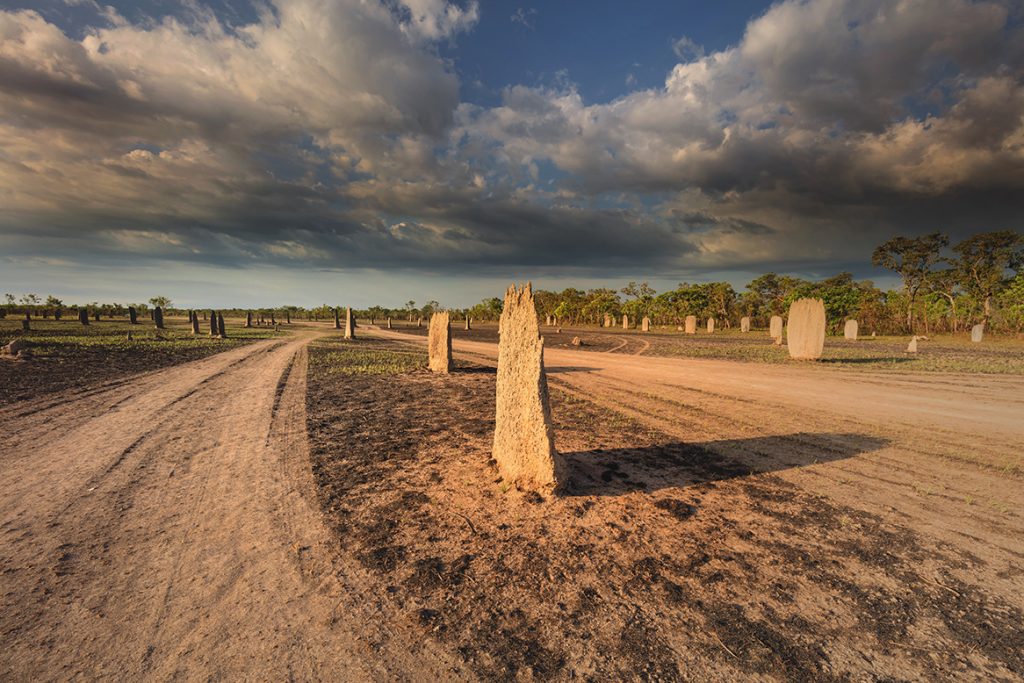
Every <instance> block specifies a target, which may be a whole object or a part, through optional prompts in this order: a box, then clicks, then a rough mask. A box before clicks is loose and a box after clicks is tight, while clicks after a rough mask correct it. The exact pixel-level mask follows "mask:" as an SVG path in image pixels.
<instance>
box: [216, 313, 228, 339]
mask: <svg viewBox="0 0 1024 683" xmlns="http://www.w3.org/2000/svg"><path fill="white" fill-rule="evenodd" d="M217 336H218V337H220V338H221V339H227V338H228V333H227V330H225V329H224V315H223V314H222V313H218V314H217Z"/></svg>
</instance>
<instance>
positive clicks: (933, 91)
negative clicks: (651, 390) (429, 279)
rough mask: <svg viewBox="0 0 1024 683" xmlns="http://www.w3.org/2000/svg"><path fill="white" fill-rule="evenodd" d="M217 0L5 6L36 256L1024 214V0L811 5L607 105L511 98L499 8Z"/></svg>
mask: <svg viewBox="0 0 1024 683" xmlns="http://www.w3.org/2000/svg"><path fill="white" fill-rule="evenodd" d="M189 7H190V9H189V11H188V12H187V13H186V14H183V15H181V16H176V17H172V16H168V17H163V18H158V19H151V20H145V21H138V22H130V21H127V20H125V19H124V18H123V17H120V16H119V15H116V14H114V13H110V12H107V14H106V18H105V19H103V21H102V25H100V26H97V27H94V28H91V29H89V30H87V31H85V32H84V36H83V37H82V38H81V39H76V38H72V37H71V36H69V35H68V34H66V33H65V32H64V31H62V30H61V29H59V28H58V27H57V26H55V25H54V24H52V23H50V22H48V21H47V20H46V19H45V18H44V17H43V16H41V15H40V14H38V13H36V12H32V11H26V10H23V11H5V12H0V112H2V113H0V205H2V206H3V207H4V212H3V215H2V216H0V248H2V249H3V251H4V252H5V254H6V255H13V256H16V257H19V258H25V259H29V258H41V257H46V258H56V259H66V258H69V257H70V258H85V259H89V260H91V261H92V262H97V263H98V262H102V263H110V264H116V263H118V262H119V260H123V259H124V258H125V257H126V255H130V258H132V259H135V260H145V259H154V260H164V261H178V262H181V261H190V262H198V263H210V264H224V265H230V266H246V265H251V264H257V263H275V264H283V265H285V266H287V265H292V266H300V265H301V266H314V267H319V268H332V267H352V266H366V267H387V266H389V265H392V266H396V267H408V268H419V269H423V270H427V271H431V272H438V271H447V272H465V271H467V270H474V269H475V270H478V271H479V270H484V269H486V268H488V267H491V266H493V265H496V264H497V265H502V266H509V267H524V268H527V267H530V268H546V269H550V270H551V271H552V272H566V271H568V270H576V271H580V270H587V269H589V272H592V273H607V274H609V276H610V275H611V274H613V273H614V272H617V271H627V270H628V271H629V272H633V273H636V272H637V269H641V272H642V269H647V270H650V271H651V272H652V273H654V272H655V271H657V272H661V273H668V272H677V271H678V270H679V269H689V270H695V269H713V268H719V269H722V268H736V267H749V268H751V269H756V268H761V267H779V266H793V267H795V266H797V265H800V266H806V265H807V264H814V263H817V264H822V263H830V262H833V263H834V262H845V261H849V260H850V259H852V258H854V256H851V255H858V256H856V258H859V259H860V260H861V261H864V262H866V260H867V256H866V255H867V254H869V253H870V249H871V247H872V246H873V244H874V243H875V242H877V240H878V239H879V237H887V236H888V235H889V234H891V233H894V232H913V231H920V230H934V229H947V230H950V231H952V232H954V233H956V232H957V231H961V232H969V231H971V230H978V229H980V228H986V229H988V228H998V227H1004V226H1010V227H1019V216H1020V215H1022V214H1024V199H1022V198H1024V192H1022V190H1024V123H1022V121H1024V89H1022V86H1021V83H1022V82H1024V37H1022V29H1021V22H1020V21H1019V19H1020V17H1019V16H1018V15H1015V14H1013V12H1012V11H1011V8H1012V5H1010V4H1009V3H1002V2H996V1H991V2H985V1H977V2H968V1H967V0H928V1H927V2H925V1H924V0H856V1H855V0H812V1H807V2H803V1H801V2H797V1H796V0H788V1H785V2H781V3H777V4H775V5H773V6H772V7H771V8H770V9H769V10H768V11H767V12H766V13H765V14H763V15H762V16H760V17H758V18H756V19H754V20H753V21H751V22H750V23H749V25H748V26H747V27H746V31H745V33H744V34H743V37H742V39H741V40H739V41H738V42H737V43H736V44H735V45H733V46H730V47H728V48H726V49H723V50H720V51H715V52H710V53H705V52H704V50H703V49H702V48H701V47H700V46H698V45H696V44H695V43H693V41H691V40H689V39H687V38H680V39H679V40H677V41H675V42H674V43H673V49H674V50H675V51H676V54H677V55H679V57H680V60H681V61H680V63H679V64H677V65H675V66H674V67H673V68H672V69H671V71H670V72H669V73H668V74H667V75H666V78H665V82H664V84H663V85H662V86H661V87H657V88H650V89H641V90H637V91H634V92H631V93H629V94H628V95H626V96H624V97H621V98H618V99H615V100H613V101H610V102H587V101H585V100H584V98H583V97H582V95H581V94H580V93H579V92H578V90H577V88H576V87H575V86H574V85H573V84H572V82H571V81H569V79H568V74H567V73H564V72H560V73H559V74H557V75H556V76H555V78H554V79H553V81H552V82H551V84H550V85H549V86H546V87H527V86H523V85H513V86H510V87H509V88H507V89H506V90H505V91H504V93H503V95H502V99H501V102H500V103H499V104H498V105H496V106H488V107H482V106H478V105H473V104H468V103H464V102H460V101H459V80H458V76H457V74H456V73H455V71H454V70H453V69H454V67H453V65H452V64H451V63H450V62H448V61H446V60H445V59H443V58H442V57H441V56H440V54H439V50H438V43H439V42H442V41H451V40H454V39H456V38H457V36H458V34H460V33H462V32H465V31H469V30H472V28H473V26H474V25H475V24H476V23H477V22H478V21H479V13H480V10H479V8H478V5H477V3H475V2H469V3H452V2H445V1H444V0H402V1H398V0H395V1H390V0H389V1H388V2H376V1H371V0H335V1H330V2H329V1H328V0H278V1H277V2H275V3H274V4H273V5H269V6H261V8H260V10H259V12H258V16H257V19H256V20H255V21H251V22H249V23H244V22H243V23H240V24H237V25H236V24H230V25H229V24H226V23H225V22H223V21H222V20H220V19H219V18H218V17H217V16H216V15H215V14H214V13H212V12H210V11H208V10H205V9H204V8H203V7H201V6H198V5H189ZM535 15H536V12H535V11H533V10H529V9H521V10H520V11H518V12H517V13H516V14H514V15H513V16H512V21H513V22H518V23H523V24H524V25H529V22H530V21H532V17H534V16H535ZM517 17H519V19H517ZM83 255H84V256H83Z"/></svg>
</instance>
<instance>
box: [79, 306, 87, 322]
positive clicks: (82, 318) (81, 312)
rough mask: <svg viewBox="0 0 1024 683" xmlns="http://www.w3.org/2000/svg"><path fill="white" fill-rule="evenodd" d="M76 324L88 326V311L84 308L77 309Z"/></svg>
mask: <svg viewBox="0 0 1024 683" xmlns="http://www.w3.org/2000/svg"><path fill="white" fill-rule="evenodd" d="M78 322H80V323H82V324H83V325H88V324H89V311H88V309H85V308H79V309H78Z"/></svg>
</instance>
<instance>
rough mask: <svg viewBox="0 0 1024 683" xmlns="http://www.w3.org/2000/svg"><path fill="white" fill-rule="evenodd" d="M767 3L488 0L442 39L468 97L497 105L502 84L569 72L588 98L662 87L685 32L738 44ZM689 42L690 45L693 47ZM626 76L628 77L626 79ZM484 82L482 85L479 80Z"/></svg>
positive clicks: (551, 80)
mask: <svg viewBox="0 0 1024 683" xmlns="http://www.w3.org/2000/svg"><path fill="white" fill-rule="evenodd" d="M770 5H771V3H770V2H765V1H763V0H762V1H758V2H750V1H749V0H735V1H732V2H726V3H715V4H714V5H713V6H710V5H709V3H707V2H694V1H693V0H685V1H679V2H625V1H619V2H613V1H610V0H592V1H589V2H588V1H585V0H564V1H561V2H550V3H534V4H523V3H522V2H515V1H513V2H484V3H481V7H480V10H481V12H480V21H479V23H478V24H477V25H476V27H475V29H474V30H473V31H471V32H469V33H467V34H466V35H464V36H459V38H458V39H457V40H456V41H454V42H452V43H446V44H443V45H442V46H441V47H440V49H441V54H442V55H445V56H447V57H451V58H452V59H454V60H455V62H456V64H457V66H458V69H459V72H460V74H461V75H462V77H463V84H462V85H463V87H462V93H463V98H464V99H465V100H467V101H470V102H476V103H478V104H484V105H492V104H495V103H496V102H498V101H499V100H500V94H501V90H502V89H504V88H506V87H509V86H513V85H520V84H527V85H552V84H558V83H559V81H560V80H561V79H566V78H567V79H569V80H570V81H572V82H573V83H575V84H576V86H577V87H578V88H579V91H580V93H581V94H582V95H583V97H584V99H585V100H586V101H588V102H604V101H608V100H612V99H615V98H616V97H620V96H622V95H625V94H627V93H628V92H630V91H632V90H636V89H637V88H657V87H660V86H661V85H663V84H664V82H665V75H666V74H667V73H668V72H669V71H670V70H671V69H672V67H673V66H675V65H676V64H677V63H678V62H679V56H678V54H677V53H676V49H680V50H682V49H683V47H684V45H685V43H684V44H681V45H679V47H678V48H675V46H676V44H677V43H678V42H679V41H680V39H683V38H688V39H689V40H690V41H693V44H694V45H695V46H696V47H698V48H700V49H703V50H705V51H716V50H721V49H724V48H726V47H728V46H729V45H732V44H735V43H736V42H738V41H739V39H740V38H741V37H742V35H743V30H744V28H746V25H747V22H748V21H749V20H750V19H751V18H753V17H755V16H757V15H759V14H761V13H763V12H764V11H765V10H766V9H767V8H768V7H769V6H770ZM691 49H692V48H691ZM627 79H628V80H627ZM477 82H479V84H480V85H477Z"/></svg>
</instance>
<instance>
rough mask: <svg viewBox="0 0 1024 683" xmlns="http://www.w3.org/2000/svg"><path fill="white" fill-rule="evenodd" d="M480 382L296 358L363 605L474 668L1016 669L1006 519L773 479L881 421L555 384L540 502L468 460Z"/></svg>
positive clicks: (1017, 565)
mask: <svg viewBox="0 0 1024 683" xmlns="http://www.w3.org/2000/svg"><path fill="white" fill-rule="evenodd" d="M371 343H372V344H373V349H374V352H375V353H378V354H379V353H384V352H386V351H387V349H388V348H389V346H388V345H389V344H394V343H395V342H393V341H391V340H389V341H387V342H383V341H382V342H366V344H371ZM328 348H329V347H328ZM395 349H396V350H402V347H400V346H399V347H395ZM326 352H328V351H327V349H326V348H315V349H314V350H313V351H312V353H313V354H314V355H316V354H320V353H326ZM403 352H406V351H403ZM406 353H407V352H406ZM358 357H359V354H358V353H356V352H354V351H353V352H352V362H354V363H355V362H358ZM334 363H335V365H338V364H342V365H343V364H344V363H345V358H344V354H342V355H340V356H336V357H335V358H334ZM557 372H558V371H556V373H557ZM567 374H568V373H567ZM556 376H557V374H556ZM493 396H494V375H493V372H492V371H491V370H490V369H489V368H487V367H486V366H482V365H470V366H468V367H465V368H464V369H463V370H462V371H461V372H458V373H455V374H453V375H451V376H450V377H438V376H435V375H432V374H430V373H427V372H422V371H413V372H409V371H405V372H401V373H398V374H394V375H390V376H388V375H380V374H374V375H361V376H351V377H349V378H348V379H347V381H346V382H344V383H341V382H337V381H333V380H332V379H331V375H330V374H329V373H327V374H325V375H324V376H322V377H320V376H317V374H315V373H314V374H313V375H312V376H311V377H310V380H309V393H308V405H307V409H308V411H309V412H308V415H309V423H310V434H311V441H312V450H311V454H312V462H313V471H314V475H315V477H316V481H317V484H318V487H319V495H320V500H321V504H322V506H323V508H324V510H325V513H326V514H327V518H328V520H329V523H330V524H331V526H332V527H333V529H334V531H335V533H336V534H337V536H338V538H339V539H341V542H342V544H343V547H344V549H345V551H344V552H346V553H348V554H350V555H351V556H353V557H354V558H356V559H357V560H358V561H359V562H361V563H362V564H363V566H364V567H365V568H366V569H368V570H369V571H371V572H373V573H374V574H375V575H377V576H378V578H379V583H378V585H377V586H375V587H374V589H373V590H374V599H375V600H381V601H385V602H387V603H388V604H389V605H390V607H391V609H393V610H394V611H395V613H396V615H398V617H399V618H400V619H401V620H402V623H403V624H404V625H407V626H411V627H414V628H415V627H418V628H419V629H420V631H421V633H422V637H423V638H424V639H427V640H431V641H437V642H438V643H440V644H442V645H444V646H445V647H446V648H450V649H451V650H453V651H454V652H457V653H458V654H459V656H460V657H461V658H462V659H463V661H464V662H465V664H466V665H467V666H468V667H469V668H470V669H471V670H472V671H473V673H474V674H475V675H477V676H479V677H480V678H482V679H484V680H523V679H538V680H549V679H555V680H570V679H577V678H578V679H583V680H598V679H609V678H612V679H631V678H640V679H643V680H682V679H700V680H707V679H716V680H735V679H736V678H737V677H743V676H749V675H758V676H764V677H769V678H779V679H787V680H809V681H810V680H814V681H818V680H847V679H851V678H852V679H863V678H865V677H867V678H872V679H876V680H877V679H887V678H897V679H932V680H939V679H944V678H949V677H959V678H974V679H976V680H986V679H987V680H991V679H993V678H995V679H1005V680H1010V679H1016V678H1019V677H1024V658H1022V655H1021V652H1022V650H1021V648H1020V645H1021V643H1024V612H1022V605H1021V600H1020V593H1019V591H1018V589H1019V588H1020V585H1021V576H1022V574H1024V569H1022V562H1021V561H1022V559H1024V557H1022V555H1021V553H1020V552H1019V551H1020V549H1021V546H1020V538H1021V537H1020V535H1019V533H1020V519H1019V517H1017V516H1016V515H1014V516H1013V517H1012V519H1011V520H1007V522H1009V523H1008V524H1007V525H1006V526H1001V528H1000V527H993V526H990V525H988V524H983V525H981V527H980V528H972V529H971V531H972V533H980V534H984V535H986V536H988V537H989V538H988V540H990V541H995V542H997V543H999V544H1001V545H1004V546H1008V547H1006V549H1005V551H1004V552H1000V553H987V554H986V555H978V554H975V553H973V552H971V551H969V550H967V549H966V548H964V547H963V544H960V543H957V542H955V540H954V541H953V542H951V539H949V538H947V537H945V536H940V535H936V534H933V533H928V532H927V531H922V530H920V529H919V528H917V527H918V525H917V524H916V523H915V520H913V519H908V518H905V517H903V516H900V515H892V514H878V513H876V512H871V511H868V510H865V509H861V508H858V507H854V506H850V505H846V504H843V503H842V502H839V501H837V500H835V499H832V498H831V497H829V496H828V495H823V492H822V491H820V490H815V489H812V488H805V487H801V486H799V485H797V484H794V483H792V482H790V481H787V480H786V479H785V478H784V477H783V476H780V474H782V473H784V472H786V471H787V470H790V469H797V468H803V467H816V468H819V469H825V470H827V469H830V468H831V467H833V466H837V467H842V465H843V463H844V462H845V461H847V460H850V459H856V458H861V457H865V456H869V455H872V454H875V453H878V452H880V451H883V450H888V449H891V448H892V443H891V441H890V440H889V439H887V438H884V437H880V436H871V435H864V434H858V433H853V432H851V433H845V432H834V431H817V430H814V429H811V430H807V431H801V432H796V433H789V434H785V435H778V436H775V435H766V436H755V437H745V438H733V439H722V440H708V441H702V440H696V441H694V440H685V441H684V440H680V439H679V438H677V437H674V436H672V435H670V434H666V433H665V432H662V431H660V430H658V429H655V428H652V427H651V426H649V425H647V424H644V423H643V422H642V421H640V420H638V419H635V418H629V417H625V416H623V415H622V414H620V413H617V412H612V411H610V410H608V409H607V408H602V407H599V406H597V405H595V404H593V403H591V402H590V401H587V400H582V399H580V398H578V397H577V396H576V395H575V394H574V393H566V392H564V391H554V392H553V395H552V404H553V405H552V408H553V413H554V415H555V419H556V429H557V445H558V447H559V450H560V452H562V453H564V454H565V457H566V459H567V460H568V462H569V464H570V468H571V472H572V483H571V485H570V491H569V493H568V495H565V496H559V497H555V498H549V499H542V498H540V497H538V496H537V495H536V494H521V493H518V492H516V491H514V490H510V489H509V487H508V486H507V484H505V483H504V482H502V481H501V478H500V476H499V474H498V472H497V469H496V468H495V467H494V463H493V462H490V463H488V464H486V465H485V464H484V463H487V461H488V458H489V453H490V438H491V434H492V429H493ZM337 444H345V447H344V448H338V446H337ZM780 461H781V462H780ZM894 476H897V477H898V476H899V475H898V474H896V475H894ZM826 493H827V492H826ZM1017 493H1018V494H1019V482H1018V483H1017ZM886 512H889V510H886ZM965 526H971V527H973V526H974V525H965ZM1007 551H1008V552H1007Z"/></svg>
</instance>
